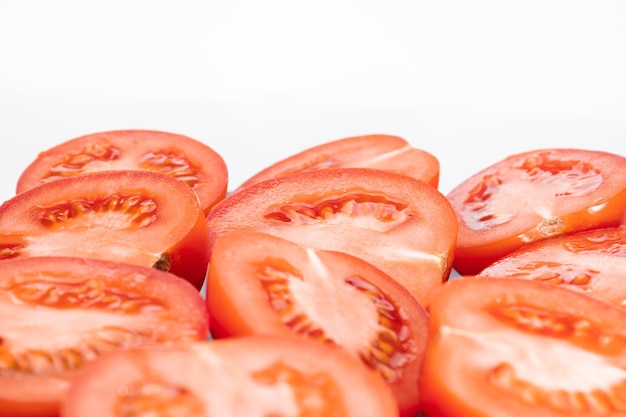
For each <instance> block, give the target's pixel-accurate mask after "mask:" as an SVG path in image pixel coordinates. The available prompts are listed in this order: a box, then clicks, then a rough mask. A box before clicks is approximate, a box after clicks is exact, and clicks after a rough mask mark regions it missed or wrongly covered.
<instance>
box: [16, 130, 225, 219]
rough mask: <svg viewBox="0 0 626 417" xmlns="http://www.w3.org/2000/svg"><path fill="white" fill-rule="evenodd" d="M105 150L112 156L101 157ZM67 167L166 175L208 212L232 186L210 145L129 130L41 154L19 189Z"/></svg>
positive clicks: (178, 136) (79, 171) (75, 140)
mask: <svg viewBox="0 0 626 417" xmlns="http://www.w3.org/2000/svg"><path fill="white" fill-rule="evenodd" d="M107 149H108V152H109V153H110V154H109V155H105V156H102V155H99V154H101V153H105V152H106V151H105V150H107ZM78 156H82V158H78ZM85 159H87V160H89V162H83V161H84V160H85ZM167 159H169V160H170V162H169V163H170V165H169V166H168V165H167V164H168V162H165V161H164V160H167ZM75 160H76V162H75ZM83 164H84V165H83ZM63 166H64V167H65V168H64V169H62V171H63V172H62V175H67V176H71V175H79V174H85V173H91V172H96V171H104V170H113V169H120V170H127V169H142V170H143V169H145V170H155V171H159V172H163V173H167V174H168V175H170V176H172V177H174V178H178V179H180V180H182V181H185V182H186V183H188V184H189V185H190V186H191V187H192V188H193V190H194V192H195V193H196V194H197V195H198V197H199V199H200V202H201V206H202V209H203V211H204V212H205V214H206V213H208V211H209V210H210V208H211V207H212V206H213V205H215V203H217V202H218V201H220V200H221V199H222V198H224V197H225V196H226V190H227V188H228V169H227V166H226V163H225V161H224V159H223V158H222V156H221V155H220V154H219V153H218V152H217V151H215V150H214V149H213V148H211V147H210V146H208V145H206V144H204V143H202V142H200V141H198V140H196V139H193V138H190V137H189V136H185V135H181V134H176V133H171V132H163V131H156V130H143V129H128V130H112V131H105V132H96V133H90V134H87V135H83V136H80V137H76V138H73V139H70V140H67V141H64V142H61V143H59V144H57V145H56V146H54V147H52V148H50V149H47V150H45V151H42V152H40V153H39V154H38V155H37V157H36V158H35V160H33V161H32V162H31V163H30V164H29V165H28V166H27V167H26V168H25V169H24V171H22V173H21V175H20V177H19V178H18V182H17V185H16V193H17V194H20V193H22V192H24V191H26V190H28V189H30V188H33V187H36V186H38V185H41V184H45V183H47V182H50V181H52V179H51V178H50V175H51V173H52V171H51V169H53V168H54V167H63ZM57 176H59V177H60V176H61V174H59V175H57Z"/></svg>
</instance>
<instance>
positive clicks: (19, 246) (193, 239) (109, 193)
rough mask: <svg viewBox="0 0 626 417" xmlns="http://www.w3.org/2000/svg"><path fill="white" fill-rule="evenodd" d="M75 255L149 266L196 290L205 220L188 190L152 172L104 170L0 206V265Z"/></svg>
mask: <svg viewBox="0 0 626 417" xmlns="http://www.w3.org/2000/svg"><path fill="white" fill-rule="evenodd" d="M41 255H49V256H53V255H54V256H81V257H89V258H102V259H110V260H115V261H123V262H128V263H132V264H137V265H142V266H149V267H154V268H157V269H161V270H165V271H169V272H172V273H174V274H176V275H179V276H181V277H183V278H185V279H187V280H188V281H189V282H191V283H192V284H194V285H195V286H196V287H197V288H201V286H202V284H203V282H204V278H205V275H206V271H207V264H208V255H209V254H208V235H207V225H206V221H205V217H204V213H203V211H202V209H201V208H200V205H199V202H198V198H197V196H196V195H195V194H194V192H193V191H192V189H191V188H189V187H188V186H187V185H185V184H184V183H183V182H181V181H178V180H176V179H174V178H172V177H170V176H168V175H165V174H160V173H157V172H153V171H107V172H96V173H91V174H84V175H80V176H75V177H68V178H64V179H60V180H57V181H53V182H49V183H46V184H42V185H40V186H38V187H35V188H32V189H30V190H27V191H25V192H23V193H21V194H18V195H16V196H15V197H13V198H11V199H9V200H7V201H6V202H4V203H3V204H2V205H1V206H0V264H1V263H2V261H3V260H6V259H12V258H18V257H27V256H41Z"/></svg>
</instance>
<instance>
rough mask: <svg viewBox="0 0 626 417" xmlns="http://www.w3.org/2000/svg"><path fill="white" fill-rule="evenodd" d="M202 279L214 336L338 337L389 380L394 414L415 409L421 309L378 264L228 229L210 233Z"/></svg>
mask: <svg viewBox="0 0 626 417" xmlns="http://www.w3.org/2000/svg"><path fill="white" fill-rule="evenodd" d="M207 283H208V284H207V304H208V309H209V313H210V316H211V333H212V335H213V336H214V337H216V338H221V337H230V336H242V335H252V334H268V335H293V334H296V335H300V336H303V337H306V338H309V339H312V340H315V341H318V342H320V343H334V344H338V345H340V346H342V347H344V348H346V350H347V351H349V352H351V353H352V354H353V355H354V356H355V357H356V358H359V359H361V360H363V362H364V363H365V364H366V365H367V366H369V367H370V368H372V369H374V370H375V371H377V372H378V373H379V374H380V375H381V377H382V378H383V379H384V380H385V381H386V382H387V383H388V384H389V386H390V387H391V389H392V391H393V393H394V396H395V397H396V400H397V401H398V406H399V409H400V415H402V416H407V417H414V416H415V415H416V414H417V413H418V411H419V393H418V389H417V378H418V375H419V368H420V366H421V361H422V357H423V353H424V348H425V345H426V337H427V333H428V316H427V314H426V310H425V309H424V307H422V305H421V304H420V303H419V302H418V301H417V300H416V299H415V298H414V297H413V296H412V295H411V294H410V293H409V292H408V291H407V290H406V289H405V288H404V287H402V286H401V285H400V284H398V283H397V282H396V281H395V280H393V279H392V278H391V277H389V276H388V275H386V274H385V273H383V272H382V271H381V270H379V269H377V268H375V267H374V266H372V265H371V264H368V263H367V262H365V261H363V260H361V259H360V258H356V257H354V256H351V255H348V254H345V253H341V252H329V251H322V250H316V249H312V248H307V247H304V246H301V245H298V244H296V243H293V242H290V241H287V240H285V239H281V238H278V237H274V236H271V235H268V234H265V233H260V232H254V231H235V232H232V233H227V234H225V235H223V236H222V237H220V238H219V239H218V240H217V241H216V243H215V245H214V247H213V257H212V259H211V267H210V269H209V276H208V281H207Z"/></svg>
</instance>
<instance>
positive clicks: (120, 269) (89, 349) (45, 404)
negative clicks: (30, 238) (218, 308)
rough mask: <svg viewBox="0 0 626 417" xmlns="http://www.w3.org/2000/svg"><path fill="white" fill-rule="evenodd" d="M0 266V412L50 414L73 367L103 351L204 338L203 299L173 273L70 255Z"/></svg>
mask: <svg viewBox="0 0 626 417" xmlns="http://www.w3.org/2000/svg"><path fill="white" fill-rule="evenodd" d="M1 268H2V273H1V274H0V316H1V317H2V320H0V416H6V417H18V416H19V417H22V416H40V417H41V416H57V415H58V411H59V410H58V408H59V402H60V399H61V397H62V396H63V395H64V393H65V391H66V390H67V388H68V386H69V384H70V381H71V379H72V378H73V376H74V375H75V373H76V371H77V370H78V369H80V368H81V367H82V366H84V365H85V364H86V363H89V362H90V361H92V360H94V359H95V358H97V357H98V356H99V355H101V354H103V353H105V352H109V351H113V350H120V349H127V348H132V347H138V346H154V345H180V344H185V343H189V342H192V341H198V340H204V339H206V337H207V335H208V314H207V310H206V305H205V302H204V300H203V299H202V297H201V296H200V294H199V293H198V291H197V290H196V289H195V288H194V287H193V286H192V285H191V284H189V283H188V282H186V281H184V280H183V279H181V278H179V277H177V276H175V275H173V274H169V273H166V272H162V271H157V270H155V269H151V268H144V267H140V266H136V265H130V264H123V263H118V262H111V261H103V260H98V259H86V258H72V257H33V258H22V259H13V260H8V261H4V262H2V267H1Z"/></svg>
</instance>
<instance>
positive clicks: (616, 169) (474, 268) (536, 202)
mask: <svg viewBox="0 0 626 417" xmlns="http://www.w3.org/2000/svg"><path fill="white" fill-rule="evenodd" d="M539 158H544V159H546V160H549V161H551V162H553V161H565V163H569V162H570V161H578V162H579V163H580V165H583V166H584V169H589V171H594V170H595V171H596V172H597V175H596V178H597V179H598V183H597V184H596V185H595V186H594V187H589V189H587V190H585V191H581V190H574V191H573V192H572V195H567V194H566V193H567V192H568V191H569V190H568V189H567V187H568V185H566V184H564V185H562V186H561V187H556V186H554V185H548V186H542V185H537V184H536V183H533V182H532V181H534V180H528V179H524V177H523V176H526V175H527V172H529V170H527V169H526V168H525V164H527V163H528V161H533V160H534V159H539ZM550 168H552V167H548V168H547V169H550ZM574 169H579V168H577V167H574ZM565 171H567V169H564V171H563V172H565ZM494 175H495V176H499V177H501V178H503V179H502V183H501V185H498V186H497V187H496V189H495V190H494V191H493V192H491V191H487V192H486V193H489V195H490V196H489V197H488V198H487V197H485V198H486V199H485V201H492V200H493V201H495V200H494V199H495V198H498V189H499V188H500V187H506V186H507V184H508V183H509V182H510V181H513V180H515V181H517V182H518V183H521V184H525V185H524V186H525V187H526V188H524V189H523V190H524V192H523V193H520V192H519V191H518V193H517V194H516V195H515V198H517V200H514V199H513V198H512V197H510V196H509V197H503V200H502V201H505V200H504V199H507V198H508V199H509V201H510V203H509V206H508V207H507V209H508V210H509V211H510V213H512V215H513V216H514V217H513V219H512V220H511V221H505V222H503V223H502V224H498V225H496V226H486V225H485V226H484V227H482V226H481V227H478V228H477V227H474V226H472V225H470V224H469V223H468V221H467V220H466V218H465V217H464V213H466V214H467V215H469V209H467V207H468V206H469V203H467V201H469V199H470V198H472V197H471V196H472V195H475V194H476V193H477V190H479V189H480V187H481V181H483V180H484V179H485V178H489V177H491V176H494ZM592 181H593V180H592ZM590 182H591V181H590ZM581 183H582V182H581ZM549 187H552V188H551V189H553V190H554V193H553V194H550V188H549ZM532 190H534V191H532ZM559 192H560V194H559ZM508 193H509V195H511V194H514V193H515V190H512V191H508ZM447 197H448V199H449V200H450V202H451V203H452V206H453V207H454V209H455V211H456V213H457V218H458V223H459V235H458V240H457V246H456V251H455V258H454V264H453V266H454V269H455V270H456V271H457V272H458V273H459V274H460V275H474V274H478V273H479V272H480V271H481V270H482V269H484V268H485V267H486V266H487V265H490V264H492V263H493V262H495V261H496V260H497V259H499V258H501V257H503V256H505V255H506V254H508V253H510V252H512V251H514V250H516V249H518V248H520V247H521V246H523V245H526V244H528V243H531V242H534V241H537V240H542V239H547V238H550V237H554V236H559V235H562V234H567V233H573V232H578V231H583V230H590V229H596V228H604V227H615V226H618V225H620V224H622V223H624V222H625V221H626V216H625V215H624V213H625V212H626V158H624V157H622V156H620V155H617V154H612V153H608V152H601V151H592V150H584V149H565V148H557V149H538V150H533V151H528V152H523V153H520V154H516V155H511V156H509V157H507V158H505V159H503V160H501V161H499V162H496V163H495V164H493V165H491V166H489V167H487V168H485V169H484V170H482V171H480V172H478V173H476V174H474V175H472V176H471V177H470V178H468V179H466V180H465V181H463V182H462V183H461V184H459V185H458V186H457V187H455V188H454V189H453V190H452V191H451V192H450V193H449V194H448V195H447ZM531 198H532V200H531ZM511 205H515V206H514V207H511ZM494 214H496V215H502V214H504V215H505V214H507V213H500V212H495V213H494Z"/></svg>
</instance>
